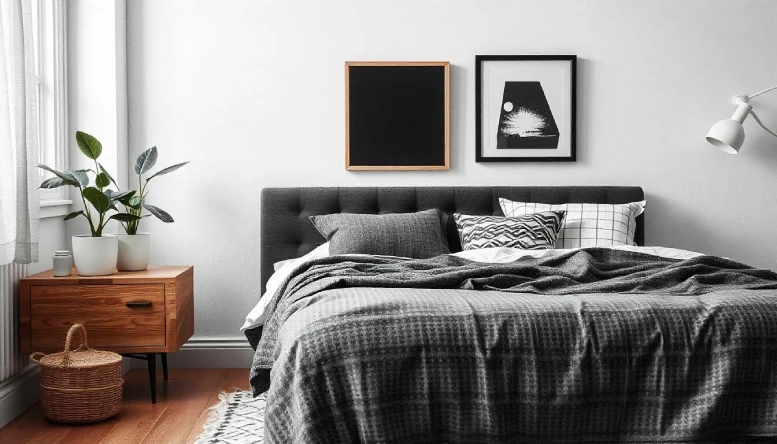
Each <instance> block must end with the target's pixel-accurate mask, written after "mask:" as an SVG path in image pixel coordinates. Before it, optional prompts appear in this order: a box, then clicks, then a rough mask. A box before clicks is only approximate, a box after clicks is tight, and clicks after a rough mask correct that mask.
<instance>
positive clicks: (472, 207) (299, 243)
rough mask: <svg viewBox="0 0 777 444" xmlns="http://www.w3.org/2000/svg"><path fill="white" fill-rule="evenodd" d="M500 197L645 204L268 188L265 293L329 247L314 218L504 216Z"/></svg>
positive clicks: (491, 192)
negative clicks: (285, 267) (279, 271)
mask: <svg viewBox="0 0 777 444" xmlns="http://www.w3.org/2000/svg"><path fill="white" fill-rule="evenodd" d="M500 197H504V198H507V199H510V200H516V201H523V202H541V203H549V204H558V203H567V202H572V203H612V204H620V203H629V202H634V201H640V200H643V199H644V193H643V192H642V188H640V187H609V186H594V187H386V188H335V187H332V188H265V189H263V190H262V202H261V205H262V210H261V211H262V221H261V224H262V227H261V250H262V251H261V267H262V274H261V278H262V292H263V293H264V290H265V285H266V284H267V280H268V279H269V278H270V275H271V274H272V272H273V264H274V263H276V262H279V261H282V260H284V259H291V258H295V257H300V256H303V255H305V254H306V253H308V252H310V251H311V250H313V249H314V248H316V247H317V246H319V245H321V244H322V243H324V238H323V236H321V234H319V232H318V231H316V229H315V227H313V224H312V223H311V222H310V220H309V219H308V217H309V216H314V215H318V214H331V213H366V214H382V213H412V212H415V211H419V210H425V209H429V208H439V209H441V210H443V211H445V212H446V213H448V215H451V214H453V213H454V212H458V213H464V214H477V215H488V214H491V215H499V216H501V215H502V210H501V209H500V208H499V201H498V199H499V198H500ZM644 225H645V221H644V215H641V216H639V217H638V218H637V231H636V234H635V236H634V241H635V242H636V243H637V245H643V244H644V242H645V226H644ZM448 244H449V245H450V248H451V251H453V252H456V251H460V250H461V242H460V241H459V236H458V233H457V231H456V224H455V223H454V222H453V217H450V218H449V219H448Z"/></svg>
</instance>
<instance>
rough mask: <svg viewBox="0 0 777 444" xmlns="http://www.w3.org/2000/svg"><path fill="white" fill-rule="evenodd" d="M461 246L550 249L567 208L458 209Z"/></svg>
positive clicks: (455, 217) (464, 247) (469, 248)
mask: <svg viewBox="0 0 777 444" xmlns="http://www.w3.org/2000/svg"><path fill="white" fill-rule="evenodd" d="M453 218H454V219H455V220H456V227H457V228H458V230H459V239H461V248H462V249H464V250H474V249H476V248H491V247H510V248H522V249H524V250H547V249H551V248H553V247H554V245H555V244H556V236H557V235H558V231H559V229H560V228H561V223H562V222H563V220H564V212H563V211H546V212H542V213H534V214H529V215H526V216H521V217H502V216H469V215H466V214H459V213H455V214H454V215H453Z"/></svg>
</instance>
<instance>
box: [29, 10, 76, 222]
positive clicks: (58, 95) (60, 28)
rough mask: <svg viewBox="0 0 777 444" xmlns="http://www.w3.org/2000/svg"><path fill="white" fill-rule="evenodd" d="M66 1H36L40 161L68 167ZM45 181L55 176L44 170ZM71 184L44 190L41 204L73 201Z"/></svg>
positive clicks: (33, 17)
mask: <svg viewBox="0 0 777 444" xmlns="http://www.w3.org/2000/svg"><path fill="white" fill-rule="evenodd" d="M65 8H66V0H32V21H33V28H34V31H35V32H34V36H33V43H34V46H35V69H36V76H37V83H38V97H37V98H38V125H39V128H40V131H39V135H38V137H39V138H38V142H39V143H38V147H39V158H40V159H39V160H40V163H43V164H46V165H49V166H51V167H52V168H55V169H57V170H66V169H67V77H66V72H67V66H66V62H65V48H66V40H65V38H66V23H67V12H66V9H65ZM40 175H41V181H43V180H44V179H47V178H48V177H50V176H51V173H47V172H45V171H43V170H40ZM68 188H69V187H60V188H56V189H53V190H40V198H41V206H44V207H45V206H51V205H57V204H69V203H70V202H69V201H68V200H69V197H68Z"/></svg>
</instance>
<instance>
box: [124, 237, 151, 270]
mask: <svg viewBox="0 0 777 444" xmlns="http://www.w3.org/2000/svg"><path fill="white" fill-rule="evenodd" d="M118 238H119V259H118V263H117V265H116V268H117V269H118V270H119V271H141V270H145V269H146V268H148V258H149V256H151V233H138V234H119V235H118Z"/></svg>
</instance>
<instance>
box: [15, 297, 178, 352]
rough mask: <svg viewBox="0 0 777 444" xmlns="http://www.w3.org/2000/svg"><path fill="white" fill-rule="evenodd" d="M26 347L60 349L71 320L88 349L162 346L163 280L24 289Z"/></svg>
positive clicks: (163, 338)
mask: <svg viewBox="0 0 777 444" xmlns="http://www.w3.org/2000/svg"><path fill="white" fill-rule="evenodd" d="M30 293H31V296H32V297H31V300H30V326H31V332H32V338H31V339H32V341H31V345H32V348H34V349H59V350H61V349H62V347H63V344H64V341H65V336H66V335H67V330H68V329H69V328H70V326H71V325H72V324H76V323H79V324H83V325H84V327H86V331H87V332H88V334H89V337H88V341H89V346H90V347H93V348H107V349H110V348H115V347H151V346H161V347H164V346H165V286H164V284H126V285H124V284H123V285H67V286H47V285H33V286H31V287H30Z"/></svg>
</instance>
